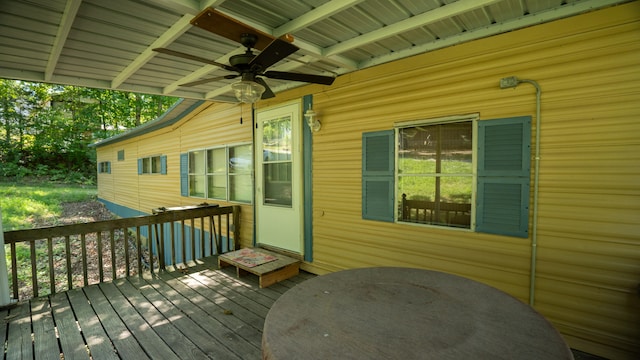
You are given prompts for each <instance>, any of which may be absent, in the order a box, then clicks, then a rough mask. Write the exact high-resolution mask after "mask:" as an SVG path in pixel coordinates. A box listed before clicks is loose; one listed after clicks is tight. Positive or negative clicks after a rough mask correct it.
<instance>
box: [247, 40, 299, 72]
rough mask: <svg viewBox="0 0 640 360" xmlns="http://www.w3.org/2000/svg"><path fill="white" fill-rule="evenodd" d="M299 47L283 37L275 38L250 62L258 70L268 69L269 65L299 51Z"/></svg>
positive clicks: (251, 66)
mask: <svg viewBox="0 0 640 360" xmlns="http://www.w3.org/2000/svg"><path fill="white" fill-rule="evenodd" d="M298 49H299V48H298V47H297V46H295V45H293V44H292V43H290V42H287V41H285V40H282V39H275V40H273V41H272V42H271V44H269V46H267V47H266V48H265V49H264V50H263V51H262V52H261V53H260V54H258V55H257V56H256V57H254V58H253V59H252V60H251V62H250V63H249V67H250V68H251V69H256V70H257V71H258V72H261V71H264V70H266V69H267V68H268V67H269V66H271V65H273V64H275V63H277V62H278V61H280V60H282V59H284V58H286V57H287V56H289V55H291V54H293V53H294V52H296V51H298Z"/></svg>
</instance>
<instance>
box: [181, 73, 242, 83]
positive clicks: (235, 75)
mask: <svg viewBox="0 0 640 360" xmlns="http://www.w3.org/2000/svg"><path fill="white" fill-rule="evenodd" d="M238 76H240V74H234V75H225V76H216V77H214V78H208V79H202V80H196V81H192V82H188V83H184V84H180V86H196V85H201V84H206V83H210V82H213V81H218V80H222V79H235V78H237V77H238Z"/></svg>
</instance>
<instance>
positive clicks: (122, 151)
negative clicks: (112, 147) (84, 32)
mask: <svg viewBox="0 0 640 360" xmlns="http://www.w3.org/2000/svg"><path fill="white" fill-rule="evenodd" d="M118 161H124V150H118Z"/></svg>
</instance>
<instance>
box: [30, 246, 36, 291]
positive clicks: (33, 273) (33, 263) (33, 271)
mask: <svg viewBox="0 0 640 360" xmlns="http://www.w3.org/2000/svg"><path fill="white" fill-rule="evenodd" d="M29 245H30V246H31V283H32V286H33V297H38V267H37V266H36V241H35V240H31V241H29Z"/></svg>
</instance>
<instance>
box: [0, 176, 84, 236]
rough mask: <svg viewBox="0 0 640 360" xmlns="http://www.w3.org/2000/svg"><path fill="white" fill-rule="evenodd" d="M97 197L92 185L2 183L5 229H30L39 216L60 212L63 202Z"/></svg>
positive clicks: (0, 193) (0, 200)
mask: <svg viewBox="0 0 640 360" xmlns="http://www.w3.org/2000/svg"><path fill="white" fill-rule="evenodd" d="M95 197H96V188H95V187H93V186H90V187H88V186H71V185H67V186H56V185H51V184H40V185H20V184H15V183H0V209H2V224H3V230H4V231H9V230H17V229H29V228H32V227H33V222H34V221H36V220H37V219H53V218H56V217H58V216H59V215H60V211H61V208H60V204H61V203H64V202H76V201H84V200H89V199H92V198H95Z"/></svg>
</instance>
